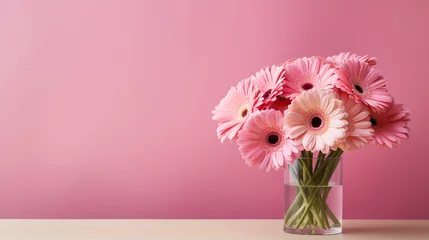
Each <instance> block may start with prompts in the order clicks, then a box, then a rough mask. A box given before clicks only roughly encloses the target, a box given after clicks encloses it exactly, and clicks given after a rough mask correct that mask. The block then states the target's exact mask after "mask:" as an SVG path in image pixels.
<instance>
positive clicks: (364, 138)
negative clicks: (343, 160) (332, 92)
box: [338, 93, 374, 152]
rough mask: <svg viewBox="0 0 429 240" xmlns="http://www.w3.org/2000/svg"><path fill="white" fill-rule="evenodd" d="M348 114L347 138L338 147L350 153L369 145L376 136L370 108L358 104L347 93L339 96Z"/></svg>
mask: <svg viewBox="0 0 429 240" xmlns="http://www.w3.org/2000/svg"><path fill="white" fill-rule="evenodd" d="M339 98H340V100H342V101H343V104H344V107H345V110H346V112H347V115H348V116H347V117H346V120H347V122H348V124H347V137H346V138H343V139H341V140H340V142H339V144H338V147H339V148H341V149H342V150H344V151H346V152H347V151H350V150H354V149H357V148H359V147H363V146H364V145H365V144H367V143H369V142H370V141H371V139H372V136H373V134H374V129H372V127H371V122H370V118H369V111H370V110H369V108H368V107H367V106H365V105H364V104H362V103H356V101H355V100H354V99H351V98H350V97H349V95H348V94H347V93H340V94H339Z"/></svg>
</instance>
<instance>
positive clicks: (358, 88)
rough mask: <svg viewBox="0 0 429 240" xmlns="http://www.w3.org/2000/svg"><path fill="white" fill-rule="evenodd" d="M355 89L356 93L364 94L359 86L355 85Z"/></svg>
mask: <svg viewBox="0 0 429 240" xmlns="http://www.w3.org/2000/svg"><path fill="white" fill-rule="evenodd" d="M355 89H356V91H358V92H360V93H363V89H362V88H361V86H359V85H357V84H356V85H355Z"/></svg>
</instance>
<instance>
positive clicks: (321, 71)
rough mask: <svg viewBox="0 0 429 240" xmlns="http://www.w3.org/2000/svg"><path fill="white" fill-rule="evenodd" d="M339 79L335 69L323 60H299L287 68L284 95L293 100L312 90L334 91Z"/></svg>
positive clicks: (312, 58)
mask: <svg viewBox="0 0 429 240" xmlns="http://www.w3.org/2000/svg"><path fill="white" fill-rule="evenodd" d="M337 79H338V76H337V75H336V74H335V68H331V66H330V65H329V64H325V63H324V62H323V61H322V59H321V58H318V57H311V58H306V57H304V58H299V59H297V60H295V61H294V62H293V63H290V64H287V65H286V66H285V81H284V82H285V84H284V88H283V94H284V96H285V97H288V98H291V99H293V98H295V97H296V96H298V95H299V94H300V93H301V92H305V91H307V90H309V89H312V88H315V89H318V90H322V89H326V90H328V89H332V88H333V87H334V84H335V82H336V81H337Z"/></svg>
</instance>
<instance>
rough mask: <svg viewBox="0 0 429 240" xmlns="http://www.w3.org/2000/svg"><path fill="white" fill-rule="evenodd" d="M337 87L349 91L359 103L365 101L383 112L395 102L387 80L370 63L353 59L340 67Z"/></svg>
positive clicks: (374, 108) (372, 107)
mask: <svg viewBox="0 0 429 240" xmlns="http://www.w3.org/2000/svg"><path fill="white" fill-rule="evenodd" d="M337 74H338V76H339V79H338V81H337V84H336V87H338V88H339V89H341V90H342V91H344V92H346V93H348V94H349V95H350V97H352V98H354V99H355V101H356V102H357V103H361V102H363V103H364V104H365V105H368V106H369V107H371V109H372V110H373V111H376V112H382V111H384V110H386V109H387V108H388V107H389V106H390V105H391V104H392V102H393V98H392V97H391V96H390V94H389V92H388V91H387V88H386V80H385V79H384V78H383V76H381V74H380V72H379V71H378V70H376V69H374V68H371V67H370V66H369V64H368V63H366V62H363V61H359V60H356V59H351V60H348V61H346V62H344V63H343V64H342V65H341V66H340V67H339V68H338V69H337Z"/></svg>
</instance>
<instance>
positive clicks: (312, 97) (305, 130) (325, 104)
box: [285, 89, 347, 153]
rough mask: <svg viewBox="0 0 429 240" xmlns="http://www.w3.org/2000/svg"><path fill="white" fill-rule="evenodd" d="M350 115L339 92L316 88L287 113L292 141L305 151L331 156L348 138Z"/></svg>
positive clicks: (305, 93)
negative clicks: (320, 152)
mask: <svg viewBox="0 0 429 240" xmlns="http://www.w3.org/2000/svg"><path fill="white" fill-rule="evenodd" d="M346 118H347V113H346V112H345V109H344V106H343V103H342V101H341V100H339V99H337V98H336V96H335V93H333V92H330V91H327V90H317V89H312V90H309V91H307V92H303V93H302V94H301V95H299V96H297V97H296V98H295V99H294V100H293V101H292V104H291V105H290V106H289V108H288V110H286V112H285V128H286V133H287V136H288V137H289V138H291V139H292V140H295V141H296V142H297V143H298V144H302V146H303V147H304V149H305V150H308V151H312V152H314V151H322V152H323V153H328V152H329V150H330V148H331V147H335V146H334V145H335V143H337V142H338V141H339V140H340V139H342V138H344V137H346V131H347V120H346Z"/></svg>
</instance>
